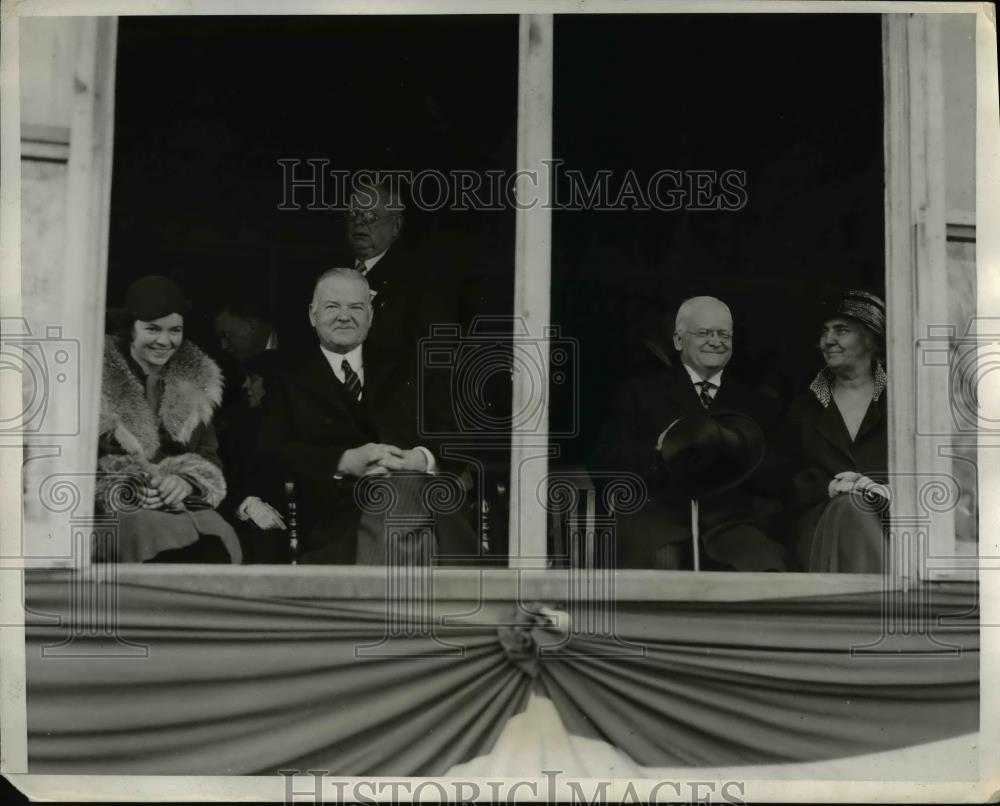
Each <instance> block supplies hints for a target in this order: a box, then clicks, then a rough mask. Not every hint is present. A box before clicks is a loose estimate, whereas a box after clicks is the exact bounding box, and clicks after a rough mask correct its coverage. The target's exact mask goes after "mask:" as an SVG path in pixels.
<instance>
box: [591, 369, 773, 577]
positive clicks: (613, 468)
mask: <svg viewBox="0 0 1000 806" xmlns="http://www.w3.org/2000/svg"><path fill="white" fill-rule="evenodd" d="M710 409H711V410H715V411H734V412H739V413H741V414H746V415H748V416H750V417H752V418H753V419H754V420H755V421H756V422H757V423H758V425H760V427H761V429H762V430H763V432H764V435H765V440H766V442H767V444H768V445H770V444H771V442H772V435H773V433H774V430H775V427H776V424H777V422H778V417H777V411H776V406H774V405H773V404H772V403H771V402H770V401H769V400H768V399H767V398H766V397H764V396H763V395H761V394H759V393H757V392H755V391H754V390H753V389H751V388H750V387H748V386H747V385H746V384H744V383H742V382H741V381H740V380H739V379H738V378H736V377H734V376H733V375H732V373H731V372H729V371H726V372H724V373H723V376H722V383H721V385H720V386H719V389H718V391H717V392H716V396H715V398H714V399H713V401H712V405H711V407H710ZM704 411H705V409H704V407H703V406H702V404H701V400H700V398H699V397H698V394H697V392H696V391H695V388H694V385H693V384H692V383H691V379H690V377H689V376H688V374H687V372H686V371H685V370H684V368H683V366H681V367H678V368H676V369H667V370H664V371H658V372H654V373H652V374H648V375H644V376H640V377H635V378H631V379H629V380H627V381H626V382H625V384H624V386H623V387H622V390H621V392H620V393H619V395H618V397H617V400H616V403H615V404H614V406H613V408H612V410H611V415H610V417H609V419H608V422H607V424H606V425H605V427H604V429H603V431H602V434H601V437H600V440H599V441H598V444H597V448H596V450H595V452H594V455H593V459H592V461H591V466H592V467H593V468H594V469H595V470H599V471H603V472H604V473H611V474H614V473H619V472H622V471H627V472H631V473H635V474H637V475H639V476H640V477H641V478H642V479H643V481H644V482H645V484H646V487H647V493H648V496H647V500H646V504H645V506H644V507H643V509H642V510H640V511H639V512H637V513H635V514H634V515H619V516H618V519H617V524H618V554H619V561H620V563H621V564H622V565H623V566H624V567H640V568H642V567H651V565H652V558H653V555H654V554H655V553H656V551H657V549H659V548H660V547H661V546H662V545H663V544H665V543H671V542H680V541H683V540H685V539H686V540H687V541H688V542H690V536H691V531H690V523H691V501H690V498H688V497H687V496H686V495H684V494H683V493H681V492H679V491H678V490H676V489H674V488H673V487H672V485H671V483H670V480H669V478H668V477H667V474H666V468H665V467H664V464H663V459H662V458H661V456H660V453H659V452H658V451H657V450H656V442H657V439H658V437H659V435H660V434H661V433H662V432H663V431H664V429H666V428H667V426H669V425H670V423H672V422H673V421H674V420H676V419H678V418H680V417H688V416H692V415H696V414H700V413H702V412H704ZM783 467H784V464H783V463H781V462H780V459H779V457H775V456H773V455H769V456H767V458H765V460H764V462H763V463H762V464H761V466H760V467H759V468H758V469H757V471H756V472H755V473H754V474H753V475H752V476H751V477H750V478H749V479H747V480H746V481H745V482H744V483H743V484H741V485H740V486H739V487H737V488H736V489H734V490H730V491H728V492H724V493H721V494H720V495H716V496H712V497H709V498H705V499H703V500H701V501H700V521H699V523H700V526H701V530H702V532H701V533H702V535H703V537H704V539H705V540H706V547H707V546H708V541H709V540H710V537H711V534H712V530H713V529H714V530H716V532H718V531H719V530H722V529H724V525H726V524H730V523H736V522H741V523H752V524H755V525H756V526H758V527H761V528H763V525H762V524H761V523H760V522H759V518H758V512H759V510H760V507H759V506H758V501H757V499H758V498H759V497H760V496H761V495H762V494H767V495H773V496H775V497H777V496H778V495H780V491H781V473H782V468H783ZM756 539H757V538H751V542H752V541H753V540H756ZM760 539H761V542H763V540H766V538H765V536H764V535H763V534H761V535H760ZM747 548H748V551H749V552H751V553H752V552H753V551H754V547H753V546H748V547H747ZM760 550H761V551H762V552H767V553H768V554H769V556H775V557H777V556H780V554H781V553H782V552H781V551H780V549H779V548H778V547H776V546H775V545H772V544H770V543H769V544H768V545H766V546H761V548H760ZM731 559H732V560H733V561H734V564H736V565H737V566H738V565H739V562H736V558H731ZM719 561H720V562H721V563H722V564H723V565H728V564H729V563H728V562H727V560H726V559H725V558H720V560H719Z"/></svg>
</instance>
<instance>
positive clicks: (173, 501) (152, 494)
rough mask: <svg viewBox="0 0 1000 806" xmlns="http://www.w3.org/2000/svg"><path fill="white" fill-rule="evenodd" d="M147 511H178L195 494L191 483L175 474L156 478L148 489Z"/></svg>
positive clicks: (152, 479)
mask: <svg viewBox="0 0 1000 806" xmlns="http://www.w3.org/2000/svg"><path fill="white" fill-rule="evenodd" d="M147 490H148V492H147V496H146V503H145V504H144V506H145V507H146V508H147V509H177V508H178V507H180V505H181V504H182V503H183V502H184V499H185V498H187V497H188V496H189V495H191V494H192V493H193V492H194V487H193V486H192V485H191V482H189V481H187V480H185V479H183V478H181V477H180V476H178V475H175V474H174V473H168V474H166V475H164V476H154V477H153V478H151V479H150V481H149V487H148V488H147Z"/></svg>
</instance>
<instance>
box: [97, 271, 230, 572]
mask: <svg viewBox="0 0 1000 806" xmlns="http://www.w3.org/2000/svg"><path fill="white" fill-rule="evenodd" d="M186 312H187V303H186V301H185V300H184V295H183V294H182V293H181V290H180V289H179V288H178V287H177V286H176V285H175V284H174V283H173V282H172V281H171V280H169V279H168V278H166V277H159V276H155V275H150V276H146V277H142V278H140V279H139V280H136V281H135V282H134V283H132V285H131V286H129V288H128V290H127V291H126V293H125V301H124V306H123V308H122V309H119V310H117V311H114V312H112V321H113V322H114V323H115V324H116V326H117V330H118V332H117V333H111V334H108V335H106V337H105V345H104V369H103V377H102V385H101V414H100V426H99V441H98V462H97V471H98V475H97V501H96V504H97V511H98V512H102V513H105V514H112V513H113V514H115V515H116V516H117V529H116V530H115V531H116V534H115V535H114V537H113V539H111V540H109V541H107V542H106V543H102V544H100V545H97V546H95V547H94V555H95V558H96V559H99V560H105V561H118V562H145V561H150V560H152V561H157V562H236V563H238V562H240V560H241V559H242V554H241V551H240V546H239V541H238V539H237V537H236V534H235V532H234V531H233V529H232V527H231V526H230V525H229V524H228V523H226V521H225V520H223V518H222V516H221V515H219V513H218V512H216V511H215V507H217V506H218V505H219V503H220V502H221V501H222V499H223V498H224V497H225V494H226V481H225V478H224V477H223V474H222V465H221V462H220V461H219V456H218V446H217V442H216V437H215V431H214V429H213V427H212V418H213V416H214V414H215V410H216V408H217V407H218V405H219V401H220V400H221V399H222V388H223V387H222V385H223V378H222V372H221V371H220V370H219V367H218V366H217V365H216V363H215V362H214V361H212V360H211V359H210V358H209V357H208V356H206V355H205V354H204V353H203V352H202V351H201V350H199V349H198V348H197V347H196V346H195V345H194V344H192V343H191V342H190V341H186V340H185V339H184V316H185V313H186Z"/></svg>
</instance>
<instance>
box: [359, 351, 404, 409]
mask: <svg viewBox="0 0 1000 806" xmlns="http://www.w3.org/2000/svg"><path fill="white" fill-rule="evenodd" d="M363 356H364V363H365V385H364V393H363V394H364V399H365V400H372V399H373V398H374V397H375V396H376V395H378V393H379V390H380V389H381V388H382V386H383V385H384V384H385V382H386V381H387V380H388V379H389V378H390V377H391V376H392V372H393V369H394V368H395V365H396V361H394V360H393V359H392V358H390V357H389V356H387V355H386V354H385V352H384V351H378V350H376V349H375V348H374V346H373V345H369V344H366V345H365V347H364V350H363Z"/></svg>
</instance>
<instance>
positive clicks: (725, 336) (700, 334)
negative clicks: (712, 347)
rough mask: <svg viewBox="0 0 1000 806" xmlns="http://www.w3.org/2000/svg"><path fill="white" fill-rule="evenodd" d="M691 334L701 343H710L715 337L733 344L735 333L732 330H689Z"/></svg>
mask: <svg viewBox="0 0 1000 806" xmlns="http://www.w3.org/2000/svg"><path fill="white" fill-rule="evenodd" d="M686 332H687V333H690V334H691V335H692V336H694V337H695V338H696V339H698V340H699V341H708V340H709V339H710V338H712V337H713V336H717V337H718V339H719V341H723V342H727V343H728V342H731V341H732V340H733V332H732V331H731V330H717V329H715V330H709V329H707V328H702V329H701V330H688V331H686Z"/></svg>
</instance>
